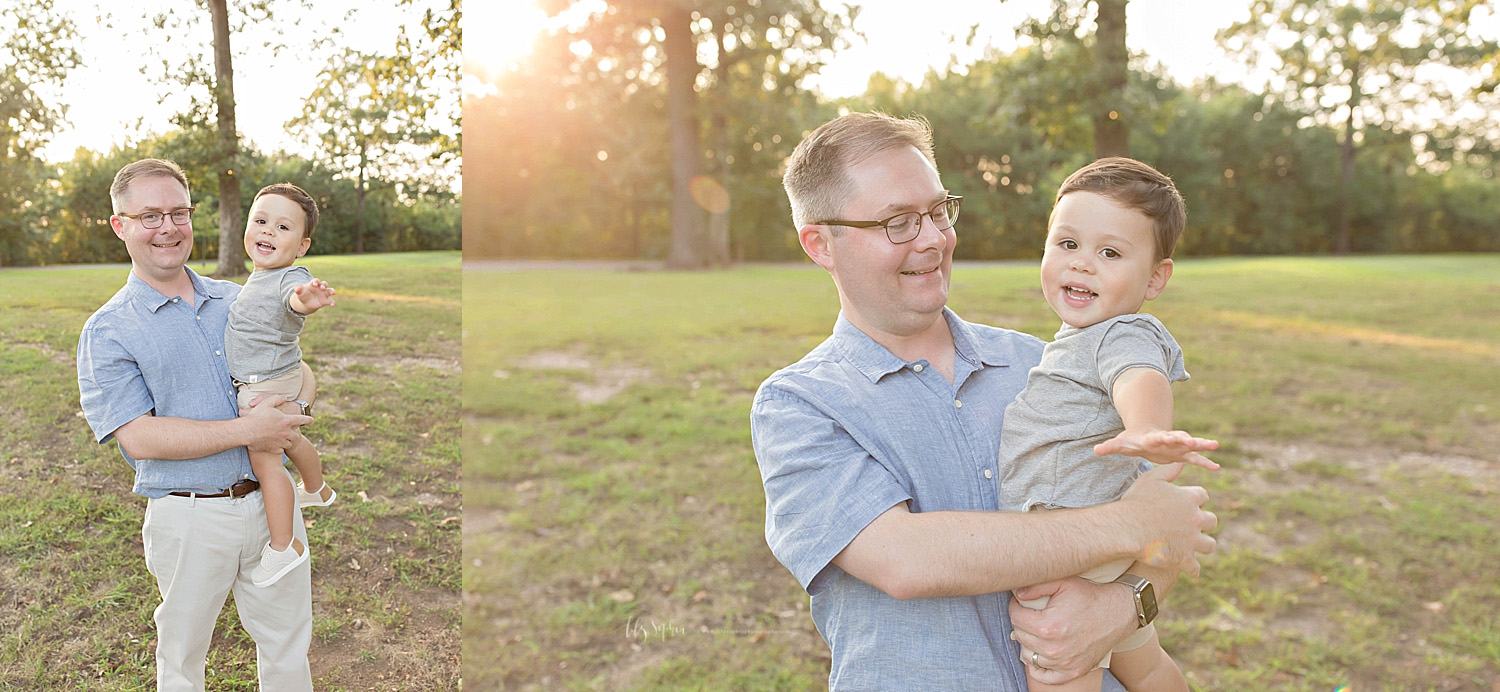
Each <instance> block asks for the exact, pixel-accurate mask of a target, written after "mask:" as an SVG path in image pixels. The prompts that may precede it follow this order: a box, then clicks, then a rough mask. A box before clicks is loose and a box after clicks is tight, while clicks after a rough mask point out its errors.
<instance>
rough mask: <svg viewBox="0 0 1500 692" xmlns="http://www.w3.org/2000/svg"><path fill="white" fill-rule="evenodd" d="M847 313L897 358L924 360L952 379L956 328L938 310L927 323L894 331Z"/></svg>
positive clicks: (847, 316) (854, 322) (860, 328)
mask: <svg viewBox="0 0 1500 692" xmlns="http://www.w3.org/2000/svg"><path fill="white" fill-rule="evenodd" d="M844 314H845V317H846V318H847V319H848V320H849V322H850V323H851V324H853V325H854V326H855V327H858V328H859V330H860V331H862V332H864V333H865V335H866V336H868V337H870V339H871V340H873V341H874V342H875V343H877V344H880V345H881V346H884V347H885V348H886V350H888V351H890V352H891V353H892V354H894V355H895V356H896V357H897V358H900V359H901V360H904V361H907V362H909V363H910V362H915V361H919V360H925V361H927V362H928V363H929V364H931V365H932V367H934V368H937V371H938V372H939V373H941V374H942V375H943V377H945V378H947V380H948V381H949V382H952V381H953V363H954V360H955V359H956V358H957V350H956V349H955V348H954V346H953V331H952V330H951V329H949V327H948V320H947V319H946V318H945V317H944V316H943V313H942V312H939V313H938V314H937V315H935V316H934V317H933V320H932V322H931V323H929V324H928V325H927V326H925V327H922V328H920V329H917V330H915V331H911V332H905V331H904V330H903V331H902V332H891V331H885V330H881V329H878V328H875V327H873V326H871V325H868V324H865V323H864V320H863V319H860V317H859V316H858V315H857V314H855V313H853V312H851V311H848V310H845V313H844Z"/></svg>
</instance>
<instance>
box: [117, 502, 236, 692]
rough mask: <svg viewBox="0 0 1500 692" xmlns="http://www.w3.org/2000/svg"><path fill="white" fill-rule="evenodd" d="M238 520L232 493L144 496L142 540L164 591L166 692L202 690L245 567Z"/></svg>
mask: <svg viewBox="0 0 1500 692" xmlns="http://www.w3.org/2000/svg"><path fill="white" fill-rule="evenodd" d="M251 494H252V495H255V494H256V493H251ZM239 523H240V522H239V521H238V516H237V513H236V512H234V511H233V510H232V509H231V507H230V504H229V502H228V498H223V499H217V498H216V499H211V500H201V499H196V498H188V497H175V496H171V495H169V496H167V497H163V498H157V499H153V500H151V501H149V502H148V503H147V504H146V520H145V523H144V524H143V525H142V526H141V542H142V543H143V544H144V548H145V554H146V570H147V571H148V572H150V573H151V575H152V576H154V577H156V587H157V590H158V591H160V592H161V605H159V606H157V607H156V612H155V614H154V616H155V620H156V686H157V689H158V690H161V691H162V692H189V691H193V692H201V691H202V690H203V684H204V683H203V678H204V660H205V658H206V657H207V655H208V648H209V642H210V641H211V640H212V639H213V632H214V621H215V620H217V619H218V617H219V611H220V610H221V609H223V607H224V598H225V596H227V595H228V594H229V589H230V588H231V586H233V584H234V583H235V575H236V574H237V573H238V572H239V568H240V541H241V532H240V530H239Z"/></svg>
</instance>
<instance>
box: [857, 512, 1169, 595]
mask: <svg viewBox="0 0 1500 692" xmlns="http://www.w3.org/2000/svg"><path fill="white" fill-rule="evenodd" d="M1117 515H1118V511H1117V509H1116V508H1115V506H1114V503H1110V504H1105V505H1098V506H1095V507H1088V508H1084V509H1066V510H1056V511H1050V512H922V513H916V514H913V513H911V512H910V511H908V509H907V508H906V505H905V504H904V503H903V504H901V505H897V506H895V507H893V508H891V509H890V510H888V511H886V512H885V513H884V514H882V515H880V517H878V518H876V520H875V521H873V522H871V523H870V525H869V526H867V527H866V528H865V530H864V531H863V532H861V533H860V535H859V536H857V537H855V539H854V541H853V542H851V543H850V544H849V547H847V548H845V549H844V551H843V552H842V553H840V554H839V555H838V557H835V558H834V564H836V565H838V566H839V567H840V568H842V569H843V570H844V571H846V572H849V573H850V574H852V575H854V576H855V577H856V578H859V579H860V580H862V581H865V582H867V583H869V584H871V585H873V586H875V587H876V588H879V589H881V590H882V591H885V592H886V593H888V594H890V595H892V596H895V597H896V598H903V599H905V598H933V597H944V596H970V595H976V594H984V593H994V592H997V591H1008V590H1011V589H1015V588H1019V587H1022V586H1027V585H1030V584H1036V583H1040V582H1045V581H1051V580H1053V579H1061V578H1063V577H1068V576H1072V575H1075V574H1079V573H1081V572H1084V571H1086V570H1088V569H1090V568H1093V567H1096V566H1098V565H1101V564H1104V563H1106V562H1109V561H1111V560H1117V559H1120V558H1133V557H1137V556H1139V555H1140V550H1141V544H1140V542H1139V541H1140V539H1139V538H1138V537H1136V536H1133V535H1131V533H1130V529H1129V526H1130V524H1129V523H1128V522H1122V521H1119V519H1118V517H1117Z"/></svg>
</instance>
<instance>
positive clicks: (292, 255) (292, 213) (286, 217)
mask: <svg viewBox="0 0 1500 692" xmlns="http://www.w3.org/2000/svg"><path fill="white" fill-rule="evenodd" d="M306 227H307V215H306V214H305V213H303V211H302V207H300V206H298V205H297V203H296V202H293V201H292V200H289V199H287V198H285V197H282V196H281V195H261V197H260V199H257V200H255V203H254V204H252V205H250V218H249V220H248V221H247V222H246V223H245V254H246V255H249V256H250V261H251V262H254V263H255V268H256V269H280V268H282V267H290V266H291V265H292V263H293V262H295V261H297V258H298V257H301V256H302V255H303V254H305V253H306V252H307V248H308V246H309V245H312V239H311V238H308V237H306V235H305V234H304V233H303V229H304V228H306Z"/></svg>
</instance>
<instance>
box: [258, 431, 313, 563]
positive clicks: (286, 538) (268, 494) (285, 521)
mask: <svg viewBox="0 0 1500 692" xmlns="http://www.w3.org/2000/svg"><path fill="white" fill-rule="evenodd" d="M250 468H252V469H254V470H255V477H256V478H258V479H260V494H261V495H262V496H264V497H265V500H264V502H265V507H266V527H267V528H268V529H270V539H271V549H272V550H277V551H280V550H286V547H287V546H288V545H290V544H291V542H292V512H293V510H295V509H296V508H297V495H296V493H295V492H293V488H292V480H291V478H289V477H287V475H286V467H284V466H282V464H281V455H280V454H267V453H264V452H251V453H250ZM303 545H304V546H305V545H306V544H305V543H304V544H303ZM304 549H305V548H304Z"/></svg>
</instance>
